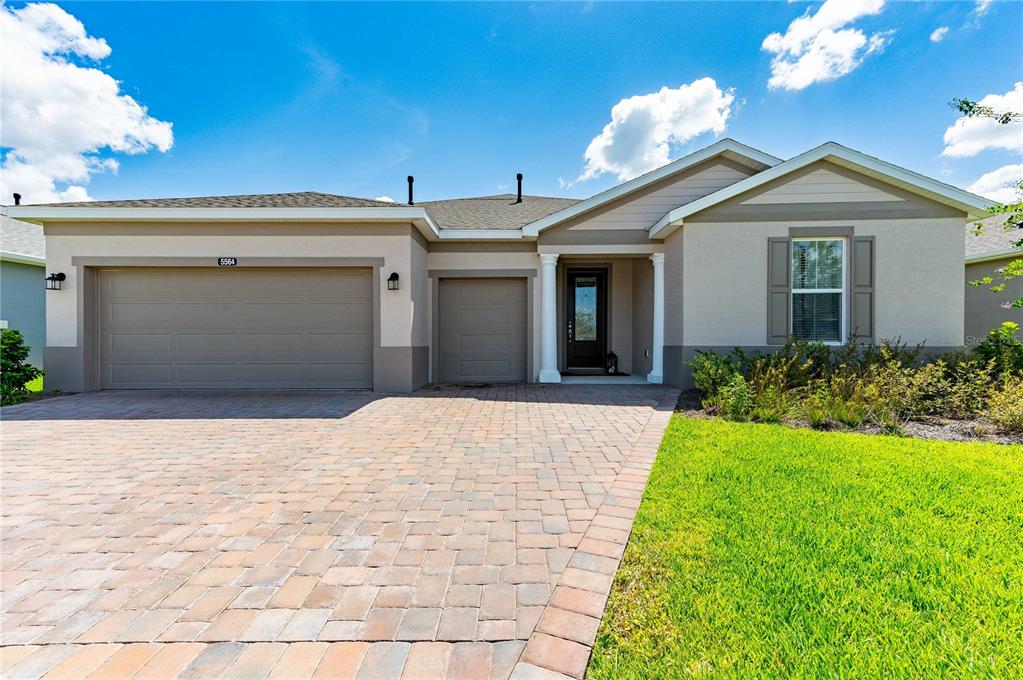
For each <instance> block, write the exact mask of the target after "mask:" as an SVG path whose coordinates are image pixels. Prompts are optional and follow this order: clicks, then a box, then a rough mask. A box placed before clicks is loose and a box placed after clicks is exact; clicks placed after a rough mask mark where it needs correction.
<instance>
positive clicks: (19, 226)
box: [0, 215, 46, 258]
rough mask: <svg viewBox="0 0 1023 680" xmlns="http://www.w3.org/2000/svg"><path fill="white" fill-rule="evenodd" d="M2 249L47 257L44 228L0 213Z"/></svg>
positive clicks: (0, 244)
mask: <svg viewBox="0 0 1023 680" xmlns="http://www.w3.org/2000/svg"><path fill="white" fill-rule="evenodd" d="M0 250H2V251H3V252H5V253H17V254H18V255H29V256H31V257H42V258H45V257H46V239H45V238H44V237H43V228H42V227H41V226H40V225H38V224H29V223H28V222H22V221H21V220H12V219H11V218H10V217H8V216H7V215H0Z"/></svg>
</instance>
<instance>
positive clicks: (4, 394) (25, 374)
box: [0, 328, 43, 406]
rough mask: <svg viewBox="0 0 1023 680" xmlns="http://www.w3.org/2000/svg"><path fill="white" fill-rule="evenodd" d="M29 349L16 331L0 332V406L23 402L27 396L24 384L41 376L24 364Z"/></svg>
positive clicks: (4, 330) (33, 367) (30, 366)
mask: <svg viewBox="0 0 1023 680" xmlns="http://www.w3.org/2000/svg"><path fill="white" fill-rule="evenodd" d="M28 353H29V347H28V345H26V344H25V338H23V337H22V335H21V333H20V332H19V331H16V330H11V329H9V328H4V329H3V330H0V405H3V406H9V405H10V404H17V403H18V402H20V401H23V400H24V399H25V397H26V395H27V394H28V390H27V389H26V388H25V383H28V382H30V381H32V380H35V379H36V378H38V377H39V376H41V375H42V374H43V372H42V371H41V370H39V369H38V368H36V367H35V366H32V365H31V364H28V363H26V359H28Z"/></svg>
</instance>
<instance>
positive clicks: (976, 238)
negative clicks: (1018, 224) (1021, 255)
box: [966, 215, 1023, 257]
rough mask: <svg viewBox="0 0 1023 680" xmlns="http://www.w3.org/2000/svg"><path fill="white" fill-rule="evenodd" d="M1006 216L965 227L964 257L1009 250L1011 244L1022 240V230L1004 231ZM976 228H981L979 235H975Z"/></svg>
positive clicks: (995, 216)
mask: <svg viewBox="0 0 1023 680" xmlns="http://www.w3.org/2000/svg"><path fill="white" fill-rule="evenodd" d="M1006 219H1008V215H994V216H993V217H988V218H987V219H984V220H981V221H979V222H977V223H975V224H967V225H966V255H967V257H969V256H970V255H981V254H983V253H992V252H998V251H1001V250H1009V249H1010V248H1012V244H1013V243H1014V242H1016V241H1018V240H1020V239H1021V238H1023V230H1020V229H1010V230H1005V229H1003V228H1002V225H1004V224H1005V221H1006ZM977 227H982V230H981V233H979V234H978V233H977Z"/></svg>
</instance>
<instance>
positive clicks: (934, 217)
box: [666, 163, 965, 347]
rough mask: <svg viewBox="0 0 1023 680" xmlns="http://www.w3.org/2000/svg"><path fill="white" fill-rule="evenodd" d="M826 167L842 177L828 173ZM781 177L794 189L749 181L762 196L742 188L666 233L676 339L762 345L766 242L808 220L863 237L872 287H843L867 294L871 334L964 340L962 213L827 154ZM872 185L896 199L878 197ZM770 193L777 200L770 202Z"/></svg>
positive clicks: (689, 343) (806, 228) (802, 228)
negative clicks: (677, 285) (672, 266)
mask: <svg viewBox="0 0 1023 680" xmlns="http://www.w3.org/2000/svg"><path fill="white" fill-rule="evenodd" d="M821 170H825V171H826V172H825V173H824V174H822V173H821V172H820V171H821ZM828 173H833V174H834V176H835V177H839V178H840V179H841V181H839V180H835V181H834V182H831V177H830V175H829V174H828ZM807 177H811V178H813V179H812V181H809V182H807V181H806V179H805V178H807ZM783 179H784V178H783ZM824 179H827V180H828V181H821V180H824ZM789 181H790V182H794V183H795V185H796V188H795V189H792V188H785V187H786V184H787V183H788V182H785V181H779V182H773V183H771V184H770V185H767V189H766V190H764V191H759V190H758V191H757V192H756V197H758V198H761V199H762V198H763V197H764V196H765V195H770V196H771V198H769V199H768V200H767V202H759V203H750V200H751V199H752V198H754V196H751V195H749V194H743V195H740V196H736V197H735V198H733V199H731V200H730V201H725V202H723V203H721V204H719V205H717V206H714V207H712V208H709V209H708V210H706V211H704V212H702V213H697V214H696V215H693V216H690V217H687V218H686V221H685V224H684V226H683V228H682V229H681V233H682V243H683V245H682V246H673V245H672V241H671V240H668V241H666V245H667V246H668V250H669V258H670V257H672V254H675V255H676V256H678V257H680V258H681V260H682V271H683V285H682V297H683V302H682V310H683V314H682V316H683V318H684V324H683V329H682V334H683V344H684V346H686V347H703V346H713V347H732V346H736V345H739V346H752V347H762V346H765V345H768V344H769V342H768V326H769V324H768V313H769V305H768V291H767V285H768V261H769V260H768V248H769V247H770V246H769V244H770V243H772V241H771V239H783V240H784V239H787V238H789V237H791V235H792V232H791V231H790V230H792V229H793V228H795V229H797V230H799V231H798V232H797V233H799V235H800V236H809V235H811V234H812V230H814V229H818V230H820V231H821V233H822V235H826V234H828V233H831V234H833V233H836V230H846V231H848V230H851V232H852V235H853V238H854V241H853V242H851V243H850V246H849V247H852V246H853V245H857V246H859V247H864V244H867V243H870V244H871V247H872V249H873V271H872V272H870V273H871V274H872V275H873V281H872V286H873V287H872V289H870V290H869V291H868V288H869V286H867V287H865V285H864V284H866V283H867V282H866V281H865V280H858V281H855V282H853V283H856V284H857V285H856V286H855V287H854V288H853V289H848V290H847V295H849V294H855V293H860V294H866V293H868V292H869V293H872V295H873V305H872V306H873V328H872V331H873V332H872V335H873V338H874V339H875V340H876V339H880V338H895V337H901V338H902V340H903V341H904V342H908V343H911V344H913V343H918V342H926V344H927V346H930V347H959V346H961V345H962V344H963V314H962V310H963V303H964V290H963V287H964V268H963V265H962V261H963V257H964V253H963V251H964V247H963V239H962V233H963V229H964V226H965V215H964V214H962V213H959V212H957V211H954V210H952V209H950V208H948V207H946V206H944V205H941V204H938V203H935V202H933V201H929V200H927V199H924V198H921V197H919V196H916V195H911V194H909V193H908V192H905V191H903V190H901V189H898V188H896V187H889V186H887V185H881V183H880V182H878V181H877V180H874V179H873V178H869V177H865V176H859V175H857V173H854V172H852V171H850V170H847V169H846V168H840V167H838V166H833V165H831V164H827V163H821V164H817V165H816V166H810V168H809V169H808V171H807V172H805V173H794V175H793V176H792V177H790V178H789ZM856 183H858V184H859V185H860V186H859V187H858V186H856ZM813 186H820V187H821V188H822V191H823V193H824V194H825V195H827V196H829V197H831V199H835V198H836V196H837V197H839V198H841V199H842V200H832V201H831V202H828V201H822V200H820V198H819V196H818V195H817V194H816V193H814V192H813V191H809V192H808V191H806V189H807V187H813ZM839 186H840V187H841V190H838V189H837V187H839ZM878 191H881V192H884V193H886V194H890V195H891V196H894V197H895V198H896V199H898V200H880V199H879V195H878V193H877V192H878ZM749 193H750V194H753V193H754V192H749ZM779 196H784V197H785V199H784V201H783V202H776V199H777V197H779ZM828 230H830V232H829V231H828ZM870 237H872V239H873V241H872V242H871V241H870V240H869V238H870ZM675 251H678V252H677V253H675ZM851 261H852V258H851V257H850V258H849V260H848V262H849V263H850V265H851ZM861 279H862V277H861ZM848 304H849V302H848V299H847V301H846V305H847V308H848ZM860 311H862V310H860ZM860 318H861V319H862V318H863V317H862V316H860ZM847 323H849V324H851V323H855V320H854V319H847ZM847 328H849V326H848V325H847ZM849 329H850V330H851V328H849Z"/></svg>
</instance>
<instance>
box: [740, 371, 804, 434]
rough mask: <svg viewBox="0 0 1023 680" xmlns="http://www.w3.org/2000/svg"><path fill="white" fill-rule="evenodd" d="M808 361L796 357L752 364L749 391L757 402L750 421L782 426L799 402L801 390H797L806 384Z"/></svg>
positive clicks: (754, 403)
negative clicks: (794, 384)
mask: <svg viewBox="0 0 1023 680" xmlns="http://www.w3.org/2000/svg"><path fill="white" fill-rule="evenodd" d="M807 363H808V361H807V360H801V359H800V357H799V356H798V355H796V354H792V355H789V356H782V357H774V356H772V357H759V358H758V359H757V360H756V361H754V362H752V364H751V367H750V375H749V381H748V383H749V389H750V393H751V396H752V399H753V408H752V410H751V411H750V420H754V421H757V422H763V423H780V422H781V421H782V420H784V419H785V417H786V416H787V415H789V412H790V411H791V410H792V407H793V406H794V405H795V403H796V401H797V400H798V396H799V395H798V392H799V388H798V387H795V386H793V384H792V381H793V380H794V379H795V380H798V384H802V383H803V381H804V377H803V376H804V374H805V372H806V370H805V366H806V364H807Z"/></svg>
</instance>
